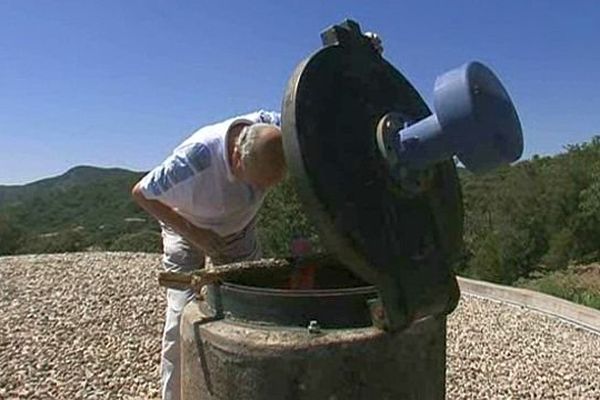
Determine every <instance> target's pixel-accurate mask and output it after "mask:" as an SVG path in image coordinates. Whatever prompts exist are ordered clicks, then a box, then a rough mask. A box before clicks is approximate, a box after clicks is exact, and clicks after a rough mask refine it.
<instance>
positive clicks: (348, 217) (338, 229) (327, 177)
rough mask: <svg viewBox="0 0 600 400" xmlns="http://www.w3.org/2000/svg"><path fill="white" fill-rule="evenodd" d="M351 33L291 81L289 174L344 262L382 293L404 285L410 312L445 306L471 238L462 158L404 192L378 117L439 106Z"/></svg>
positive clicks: (418, 114)
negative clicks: (452, 267)
mask: <svg viewBox="0 0 600 400" xmlns="http://www.w3.org/2000/svg"><path fill="white" fill-rule="evenodd" d="M345 39H346V40H341V39H340V40H339V42H337V43H334V44H331V45H327V46H325V47H323V48H322V49H320V50H318V51H317V52H316V53H315V54H313V55H312V56H310V57H309V58H307V59H306V60H305V61H304V62H302V63H301V64H300V65H299V66H298V67H297V68H296V70H295V72H294V73H293V75H292V77H291V79H290V81H289V83H288V86H287V90H286V94H285V97H284V103H283V123H282V131H283V136H284V140H283V141H284V151H285V155H286V159H287V162H288V167H289V170H290V174H291V175H292V178H293V181H294V183H295V185H296V188H297V189H298V194H299V196H300V199H301V201H302V202H303V204H304V206H305V209H306V211H307V213H308V215H309V217H311V219H312V221H313V222H314V223H315V225H316V226H317V228H318V229H319V231H320V234H321V239H322V241H323V243H324V245H325V246H326V247H327V249H328V250H329V251H331V252H332V253H333V254H334V255H335V256H336V257H337V258H338V259H339V260H340V261H341V262H342V263H343V264H344V265H346V266H348V267H349V268H351V269H352V270H353V271H354V272H355V273H357V274H358V275H359V276H361V277H362V278H363V279H365V280H366V281H368V282H371V283H373V284H375V285H377V286H378V288H379V289H380V290H381V289H385V288H386V287H389V286H390V285H393V286H394V287H395V288H397V289H398V290H397V294H398V296H397V297H398V298H397V299H395V300H394V301H395V302H396V301H397V302H399V303H401V304H402V307H403V308H404V312H405V314H407V315H408V318H409V319H411V318H414V316H415V315H416V314H438V313H441V312H443V310H442V308H443V307H447V305H448V303H449V301H448V297H449V292H450V291H451V290H453V289H449V288H450V287H451V286H452V284H451V283H449V280H450V279H451V278H453V277H452V276H451V273H450V272H449V269H448V263H447V262H446V261H445V260H449V259H450V258H451V257H452V256H453V255H455V254H456V253H457V252H458V249H459V247H460V244H461V237H462V203H461V198H460V188H459V184H458V179H457V176H456V170H455V167H454V163H453V162H452V160H448V161H443V162H441V163H439V164H436V165H435V166H433V167H432V168H430V169H429V170H428V171H427V177H426V179H425V180H424V183H425V186H424V187H423V190H422V191H421V193H419V194H417V195H413V196H406V195H404V194H403V191H402V188H401V187H399V185H398V182H397V181H396V180H394V179H393V178H392V176H391V174H390V172H389V170H388V166H387V163H386V162H385V160H384V159H383V157H382V156H381V153H380V151H379V150H378V147H377V138H376V127H377V124H378V122H379V120H380V119H381V118H382V116H384V115H386V114H387V113H389V112H390V111H394V112H398V113H400V114H401V115H404V116H405V117H406V121H407V122H414V121H417V120H420V119H422V118H425V117H427V116H429V115H430V114H431V112H430V111H429V109H428V108H427V106H426V104H425V103H424V101H423V100H422V99H421V97H420V96H419V94H418V93H417V92H416V90H415V89H414V88H413V87H412V86H411V85H410V83H409V82H408V81H407V80H406V79H405V78H404V77H403V76H402V75H401V74H400V73H399V72H398V71H397V70H396V69H395V68H394V67H393V66H392V65H391V64H389V63H388V62H387V61H385V60H384V59H383V58H381V57H380V56H379V54H377V52H376V51H374V49H373V48H371V47H370V46H369V45H368V43H367V45H365V43H363V42H361V41H360V40H354V41H353V40H351V38H348V37H346V38H345ZM439 232H443V235H440V234H439ZM419 257H421V260H419ZM394 291H395V289H394ZM388 292H390V290H388Z"/></svg>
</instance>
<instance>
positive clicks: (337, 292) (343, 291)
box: [221, 282, 377, 297]
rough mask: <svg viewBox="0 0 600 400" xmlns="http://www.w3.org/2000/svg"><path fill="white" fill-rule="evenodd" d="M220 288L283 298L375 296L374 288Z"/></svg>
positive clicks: (232, 286) (228, 285)
mask: <svg viewBox="0 0 600 400" xmlns="http://www.w3.org/2000/svg"><path fill="white" fill-rule="evenodd" d="M221 286H222V287H225V288H227V289H229V290H230V291H232V292H239V293H248V294H250V293H255V294H268V295H272V296H285V297H323V296H327V297H333V296H350V295H359V294H376V293H377V288H376V287H375V286H372V285H369V286H360V287H353V288H339V289H311V290H292V289H275V288H265V287H258V286H248V285H239V284H235V283H230V282H223V283H222V284H221Z"/></svg>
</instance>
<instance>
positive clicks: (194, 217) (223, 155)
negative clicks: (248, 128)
mask: <svg viewBox="0 0 600 400" xmlns="http://www.w3.org/2000/svg"><path fill="white" fill-rule="evenodd" d="M240 122H247V123H267V124H274V125H278V126H280V125H281V116H280V114H279V113H277V112H273V111H264V110H260V111H256V112H253V113H250V114H246V115H242V116H239V117H235V118H231V119H228V120H226V121H223V122H220V123H217V124H214V125H209V126H206V127H203V128H201V129H199V130H198V131H196V132H195V133H194V134H192V135H191V136H190V137H189V138H188V139H186V140H185V141H184V142H183V143H181V144H180V145H179V146H177V148H176V149H175V150H174V151H173V153H172V154H171V155H170V156H169V157H168V158H167V159H166V160H165V161H164V162H163V163H162V164H161V165H159V166H158V167H156V168H155V169H153V170H152V171H150V172H149V173H148V174H147V175H146V176H144V177H143V178H142V180H141V181H140V189H141V191H142V193H143V194H144V196H145V197H146V198H147V199H152V200H158V201H160V202H162V203H164V204H166V205H168V206H170V207H171V208H173V209H174V210H175V211H176V212H177V213H178V214H180V215H181V216H183V217H184V218H185V219H186V220H188V221H189V222H191V223H192V224H194V225H196V226H198V227H200V228H205V229H210V230H212V231H214V232H215V233H217V234H218V235H220V236H228V235H231V234H234V233H237V232H239V231H241V230H242V229H243V228H244V227H245V226H246V225H247V224H248V223H250V222H251V221H252V219H253V218H254V217H255V216H256V213H257V212H258V210H259V208H260V206H261V204H262V201H263V199H264V195H265V193H264V192H262V191H260V190H257V189H256V188H254V187H252V186H251V185H249V184H247V183H245V182H241V181H239V180H237V179H235V177H234V176H233V175H232V173H231V168H230V164H229V155H228V152H227V148H226V146H227V134H228V132H229V130H230V127H232V126H233V125H235V124H237V123H240Z"/></svg>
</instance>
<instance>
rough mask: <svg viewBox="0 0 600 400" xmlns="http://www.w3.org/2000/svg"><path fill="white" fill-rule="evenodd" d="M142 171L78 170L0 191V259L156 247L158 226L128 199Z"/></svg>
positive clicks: (157, 243) (82, 167)
mask: <svg viewBox="0 0 600 400" xmlns="http://www.w3.org/2000/svg"><path fill="white" fill-rule="evenodd" d="M141 176H143V173H142V172H134V171H128V170H125V169H118V168H97V167H89V166H81V167H75V168H73V169H70V170H69V171H67V172H66V173H64V174H63V175H60V176H57V177H53V178H48V179H44V180H41V181H37V182H33V183H30V184H27V185H21V186H3V187H0V196H1V197H0V199H1V200H2V201H0V254H7V253H51V252H57V251H79V250H84V249H87V248H90V247H91V248H98V249H111V248H112V249H120V248H121V247H123V246H124V248H123V249H129V248H131V247H132V246H131V245H132V243H131V241H132V240H138V241H139V243H137V244H135V245H133V247H134V248H140V249H152V250H157V249H158V248H159V240H158V225H157V223H156V222H155V220H154V219H153V218H151V217H149V216H148V215H147V214H146V213H145V212H144V211H143V210H141V209H140V208H139V207H138V206H137V205H135V204H134V203H133V201H132V200H131V196H130V192H131V188H132V186H133V185H134V184H135V182H137V181H138V180H139V179H140V178H141Z"/></svg>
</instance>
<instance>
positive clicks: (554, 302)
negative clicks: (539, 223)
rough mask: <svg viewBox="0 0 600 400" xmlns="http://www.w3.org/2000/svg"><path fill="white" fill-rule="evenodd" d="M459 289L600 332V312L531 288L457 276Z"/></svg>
mask: <svg viewBox="0 0 600 400" xmlns="http://www.w3.org/2000/svg"><path fill="white" fill-rule="evenodd" d="M458 284H459V286H460V290H461V292H464V293H466V294H469V295H475V296H478V297H483V298H486V299H491V300H496V301H500V302H504V303H510V304H513V305H518V306H523V307H527V308H529V309H532V310H535V311H538V312H541V313H543V314H548V315H551V316H553V317H556V318H558V319H561V320H563V321H566V322H569V323H571V324H574V325H576V326H579V327H581V328H584V329H586V330H588V331H590V332H592V333H595V334H597V335H600V311H599V310H596V309H593V308H590V307H585V306H582V305H580V304H575V303H573V302H570V301H567V300H563V299H559V298H558V297H554V296H551V295H548V294H544V293H540V292H535V291H533V290H527V289H521V288H514V287H510V286H503V285H498V284H495V283H489V282H483V281H476V280H473V279H467V278H462V277H458Z"/></svg>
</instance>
